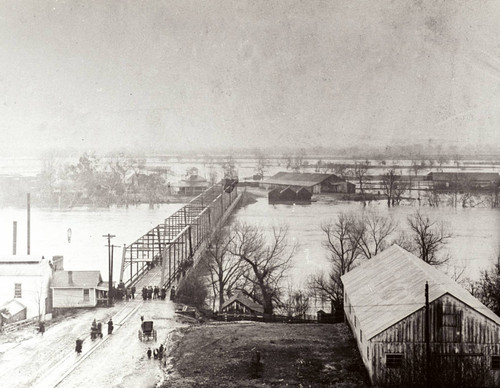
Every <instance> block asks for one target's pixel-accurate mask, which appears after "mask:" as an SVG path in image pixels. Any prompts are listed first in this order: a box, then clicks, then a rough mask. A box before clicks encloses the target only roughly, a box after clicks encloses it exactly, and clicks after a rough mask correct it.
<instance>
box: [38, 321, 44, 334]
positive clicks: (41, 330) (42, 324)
mask: <svg viewBox="0 0 500 388" xmlns="http://www.w3.org/2000/svg"><path fill="white" fill-rule="evenodd" d="M38 332H39V333H40V334H41V335H43V333H45V322H44V321H40V323H38Z"/></svg>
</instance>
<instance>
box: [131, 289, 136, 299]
mask: <svg viewBox="0 0 500 388" xmlns="http://www.w3.org/2000/svg"><path fill="white" fill-rule="evenodd" d="M131 294H132V299H135V286H132V288H131Z"/></svg>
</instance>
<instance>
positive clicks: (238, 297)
mask: <svg viewBox="0 0 500 388" xmlns="http://www.w3.org/2000/svg"><path fill="white" fill-rule="evenodd" d="M236 300H237V301H238V302H240V303H241V304H243V305H245V306H246V307H248V308H249V309H250V310H253V311H255V312H258V313H263V312H264V307H262V305H260V304H258V303H255V302H254V301H252V300H250V299H249V298H247V297H246V296H245V295H243V294H242V293H241V292H240V293H238V294H236V295H233V296H232V297H231V298H229V299H228V300H227V301H225V302H224V304H223V305H222V306H221V308H220V309H221V310H222V309H224V308H226V307H227V306H229V305H230V304H231V303H233V302H234V301H236Z"/></svg>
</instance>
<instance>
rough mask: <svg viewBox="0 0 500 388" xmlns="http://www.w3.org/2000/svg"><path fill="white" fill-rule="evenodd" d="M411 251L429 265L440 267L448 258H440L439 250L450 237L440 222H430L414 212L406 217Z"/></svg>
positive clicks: (427, 218)
mask: <svg viewBox="0 0 500 388" xmlns="http://www.w3.org/2000/svg"><path fill="white" fill-rule="evenodd" d="M408 225H409V227H410V236H409V239H410V241H411V246H412V248H413V249H412V250H413V251H415V252H416V253H417V254H418V256H419V257H420V258H421V259H422V260H423V261H425V262H426V263H428V264H430V265H441V264H444V263H445V262H447V261H448V257H447V256H445V257H442V256H441V257H440V256H439V255H438V253H439V250H440V249H441V248H442V247H443V246H444V245H446V243H447V242H448V240H449V239H450V238H451V237H452V235H451V233H449V232H448V231H447V230H446V228H445V227H444V225H443V223H442V222H437V221H433V220H431V219H430V218H429V217H428V216H426V215H423V214H421V213H420V212H419V211H416V212H415V213H413V214H412V215H410V216H408Z"/></svg>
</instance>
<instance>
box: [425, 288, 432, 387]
mask: <svg viewBox="0 0 500 388" xmlns="http://www.w3.org/2000/svg"><path fill="white" fill-rule="evenodd" d="M430 368H431V339H430V311H429V283H428V282H425V380H426V386H427V387H429V386H430Z"/></svg>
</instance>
